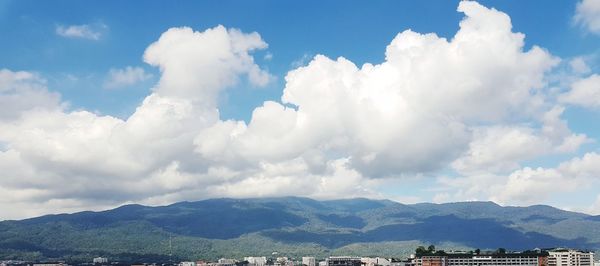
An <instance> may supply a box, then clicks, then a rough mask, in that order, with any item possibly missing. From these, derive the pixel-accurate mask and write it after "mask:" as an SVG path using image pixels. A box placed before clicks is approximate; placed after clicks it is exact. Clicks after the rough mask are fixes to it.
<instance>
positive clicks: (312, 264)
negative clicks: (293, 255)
mask: <svg viewBox="0 0 600 266" xmlns="http://www.w3.org/2000/svg"><path fill="white" fill-rule="evenodd" d="M302 265H304V266H317V265H316V260H315V257H302Z"/></svg>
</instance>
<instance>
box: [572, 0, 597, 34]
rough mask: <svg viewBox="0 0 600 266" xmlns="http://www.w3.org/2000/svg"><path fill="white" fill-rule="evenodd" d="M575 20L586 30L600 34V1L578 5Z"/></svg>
mask: <svg viewBox="0 0 600 266" xmlns="http://www.w3.org/2000/svg"><path fill="white" fill-rule="evenodd" d="M574 19H575V22H576V23H577V24H579V25H581V26H582V27H584V28H585V29H586V30H588V31H590V32H592V33H595V34H600V0H583V1H581V2H579V3H577V9H576V11H575V17H574Z"/></svg>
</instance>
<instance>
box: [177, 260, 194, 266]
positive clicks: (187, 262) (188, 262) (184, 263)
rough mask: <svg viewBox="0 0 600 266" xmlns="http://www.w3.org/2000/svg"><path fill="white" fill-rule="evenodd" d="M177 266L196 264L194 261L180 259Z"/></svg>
mask: <svg viewBox="0 0 600 266" xmlns="http://www.w3.org/2000/svg"><path fill="white" fill-rule="evenodd" d="M179 266H196V262H195V261H182V262H180V263H179Z"/></svg>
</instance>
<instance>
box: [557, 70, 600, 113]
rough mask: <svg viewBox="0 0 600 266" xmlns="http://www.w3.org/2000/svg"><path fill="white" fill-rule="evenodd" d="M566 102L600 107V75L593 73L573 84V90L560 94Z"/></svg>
mask: <svg viewBox="0 0 600 266" xmlns="http://www.w3.org/2000/svg"><path fill="white" fill-rule="evenodd" d="M559 99H560V101H561V102H564V103H569V104H574V105H580V106H583V107H588V108H593V109H597V108H600V75H598V74H593V75H590V76H588V77H586V78H583V79H580V80H578V81H576V82H574V83H573V84H572V85H571V90H570V91H568V92H566V93H564V94H562V95H560V98H559Z"/></svg>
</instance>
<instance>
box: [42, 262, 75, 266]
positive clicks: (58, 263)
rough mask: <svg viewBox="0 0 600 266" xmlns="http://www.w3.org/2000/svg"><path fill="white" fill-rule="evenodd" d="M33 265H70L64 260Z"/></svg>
mask: <svg viewBox="0 0 600 266" xmlns="http://www.w3.org/2000/svg"><path fill="white" fill-rule="evenodd" d="M33 266H69V264H66V263H64V262H51V263H34V264H33Z"/></svg>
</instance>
